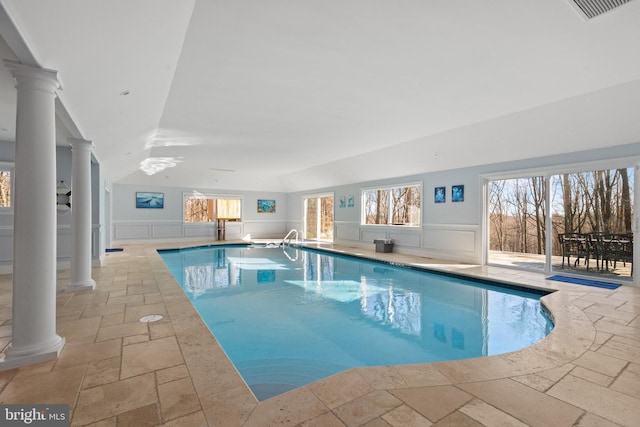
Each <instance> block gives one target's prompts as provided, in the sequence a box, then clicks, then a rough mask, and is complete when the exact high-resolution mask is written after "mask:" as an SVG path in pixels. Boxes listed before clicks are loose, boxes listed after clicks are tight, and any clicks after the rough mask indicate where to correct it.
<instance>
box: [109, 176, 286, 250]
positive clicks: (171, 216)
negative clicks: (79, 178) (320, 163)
mask: <svg viewBox="0 0 640 427" xmlns="http://www.w3.org/2000/svg"><path fill="white" fill-rule="evenodd" d="M138 191H145V192H150V191H153V192H161V193H163V194H164V208H162V209H137V208H136V206H135V195H136V192H138ZM194 193H195V194H198V193H199V194H207V195H217V196H241V197H242V221H241V222H228V223H227V226H226V240H237V239H242V238H243V237H245V236H246V235H247V234H250V235H251V237H252V238H254V239H266V238H281V237H284V234H285V231H286V224H287V197H286V194H284V193H272V192H262V191H261V192H256V191H237V190H233V191H225V190H210V189H204V188H197V189H194V188H174V187H160V186H157V187H153V186H140V185H127V184H114V185H113V186H112V191H111V204H112V230H111V238H112V244H111V246H116V245H121V244H126V243H137V242H146V241H155V242H171V241H176V242H179V241H197V240H203V241H204V240H216V238H217V228H216V224H215V223H199V224H194V223H184V222H183V215H184V214H183V209H184V207H183V195H184V194H194ZM258 199H272V200H275V201H276V211H275V212H274V213H258V212H257V201H258Z"/></svg>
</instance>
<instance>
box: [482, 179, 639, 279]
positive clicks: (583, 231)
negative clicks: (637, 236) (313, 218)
mask: <svg viewBox="0 0 640 427" xmlns="http://www.w3.org/2000/svg"><path fill="white" fill-rule="evenodd" d="M487 199H488V203H487V215H486V216H487V222H488V227H487V230H488V233H487V236H488V257H487V260H488V262H489V263H491V264H499V265H508V266H515V267H521V268H527V269H539V270H546V271H562V272H565V273H572V274H580V275H591V276H599V277H608V278H615V279H622V280H630V279H631V277H632V274H633V262H632V261H633V231H632V224H633V206H634V169H633V168H629V167H621V168H611V169H599V168H598V169H590V170H583V171H577V172H570V173H569V172H567V173H544V174H530V175H529V176H525V177H518V178H500V179H489V180H488V181H487Z"/></svg>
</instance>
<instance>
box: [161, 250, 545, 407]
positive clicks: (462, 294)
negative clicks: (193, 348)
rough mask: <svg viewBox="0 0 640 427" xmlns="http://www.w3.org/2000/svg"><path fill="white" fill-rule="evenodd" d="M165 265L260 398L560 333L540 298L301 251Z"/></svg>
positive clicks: (169, 253)
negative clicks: (349, 372) (361, 370)
mask: <svg viewBox="0 0 640 427" xmlns="http://www.w3.org/2000/svg"><path fill="white" fill-rule="evenodd" d="M159 253H160V255H161V257H162V258H163V260H164V261H165V263H166V264H167V266H168V267H169V269H170V270H171V272H172V274H173V275H174V277H175V278H176V280H177V281H178V282H179V283H180V286H182V288H183V289H184V291H185V293H186V295H187V296H188V297H189V299H190V300H191V302H192V303H193V305H194V307H195V308H196V310H197V311H198V312H199V313H200V316H201V317H202V319H203V320H204V321H205V323H206V324H207V326H208V327H209V329H210V330H211V332H212V333H213V335H214V336H215V337H216V339H217V340H218V342H219V343H220V344H221V345H222V347H223V349H224V350H225V352H226V353H227V355H228V356H229V358H230V359H231V361H232V362H233V363H234V365H235V366H236V368H237V369H238V371H239V372H240V374H241V375H242V377H243V378H244V380H245V381H246V383H247V384H248V385H249V387H251V389H252V391H253V393H254V394H255V395H256V397H257V398H258V399H259V400H263V399H266V398H269V397H272V396H274V395H277V394H279V393H283V392H285V391H288V390H291V389H293V388H296V387H299V386H302V385H304V384H308V383H310V382H313V381H316V380H318V379H321V378H325V377H327V376H330V375H332V374H335V373H338V372H340V371H344V370H346V369H349V368H351V367H361V366H381V365H399V364H408V363H425V362H435V361H442V360H455V359H464V358H471V357H478V356H488V355H495V354H500V353H505V352H509V351H514V350H519V349H522V348H524V347H527V346H530V345H532V344H534V343H535V342H537V341H539V340H540V339H542V338H544V337H545V336H546V335H547V334H548V333H549V332H550V331H551V329H552V327H553V325H552V322H551V321H550V319H549V318H548V316H547V315H546V314H545V313H544V311H543V309H542V307H541V304H540V300H539V298H540V296H541V295H538V294H535V293H528V292H524V291H523V290H516V289H509V288H503V287H498V286H493V285H490V284H483V283H479V282H473V281H465V280H463V279H461V278H457V277H451V276H447V275H442V274H435V273H428V272H422V271H415V270H413V269H406V268H400V267H396V266H392V265H388V264H383V263H378V262H373V261H368V260H361V259H356V258H353V257H348V256H340V255H331V254H329V253H326V252H320V251H315V250H304V249H297V248H293V247H286V248H266V247H255V246H239V245H236V246H234V245H228V246H208V247H202V248H193V249H180V250H161V251H159Z"/></svg>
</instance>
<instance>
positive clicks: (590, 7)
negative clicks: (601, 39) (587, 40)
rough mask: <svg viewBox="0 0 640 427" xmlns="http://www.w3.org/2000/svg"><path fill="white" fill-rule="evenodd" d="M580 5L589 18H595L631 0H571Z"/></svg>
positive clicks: (579, 7) (580, 8)
mask: <svg viewBox="0 0 640 427" xmlns="http://www.w3.org/2000/svg"><path fill="white" fill-rule="evenodd" d="M570 1H572V2H573V3H575V4H576V6H578V9H579V10H580V11H581V12H582V13H584V15H585V16H586V17H587V19H591V18H595V17H596V16H598V15H602V14H603V13H605V12H608V11H610V10H611V9H615V8H616V7H618V6H622V5H623V4H625V3H628V2H630V1H631V0H570Z"/></svg>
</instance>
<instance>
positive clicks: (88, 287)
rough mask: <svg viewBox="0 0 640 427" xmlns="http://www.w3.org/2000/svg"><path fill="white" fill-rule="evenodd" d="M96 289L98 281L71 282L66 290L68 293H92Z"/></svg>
mask: <svg viewBox="0 0 640 427" xmlns="http://www.w3.org/2000/svg"><path fill="white" fill-rule="evenodd" d="M95 288H96V281H95V280H93V279H89V280H79V281H77V282H69V284H68V285H67V287H66V288H65V291H66V292H77V291H92V290H94V289H95Z"/></svg>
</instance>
